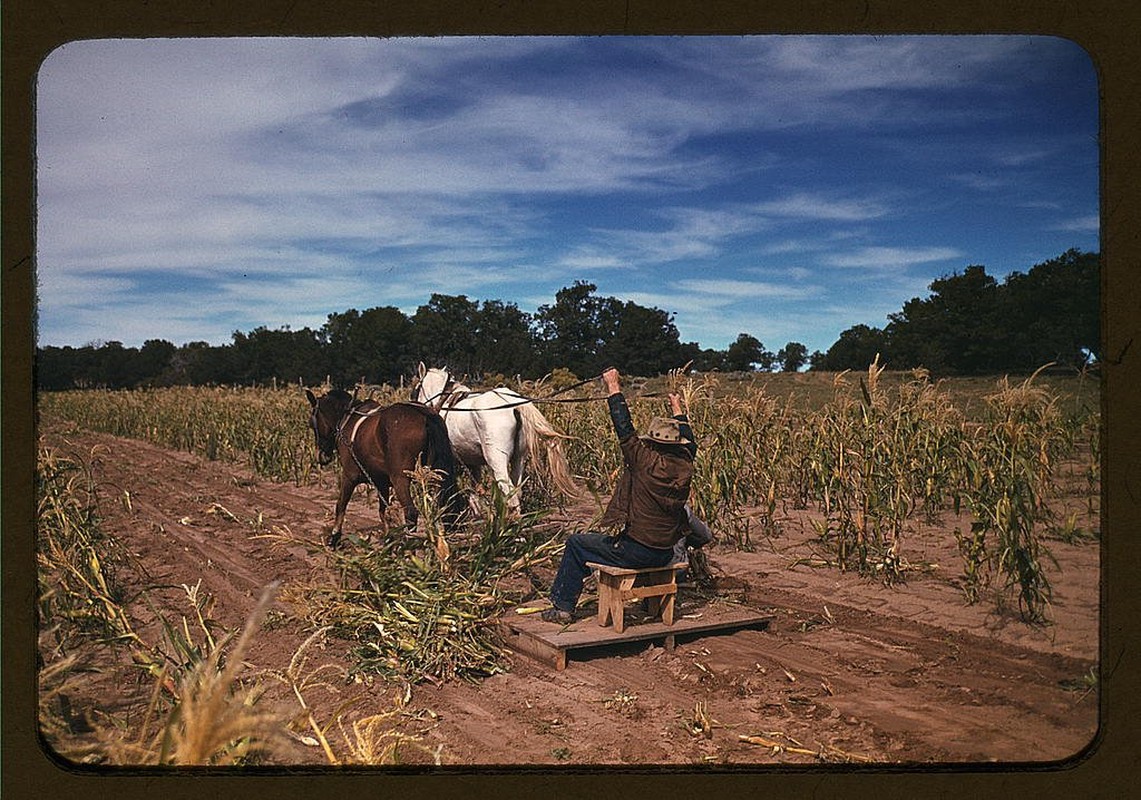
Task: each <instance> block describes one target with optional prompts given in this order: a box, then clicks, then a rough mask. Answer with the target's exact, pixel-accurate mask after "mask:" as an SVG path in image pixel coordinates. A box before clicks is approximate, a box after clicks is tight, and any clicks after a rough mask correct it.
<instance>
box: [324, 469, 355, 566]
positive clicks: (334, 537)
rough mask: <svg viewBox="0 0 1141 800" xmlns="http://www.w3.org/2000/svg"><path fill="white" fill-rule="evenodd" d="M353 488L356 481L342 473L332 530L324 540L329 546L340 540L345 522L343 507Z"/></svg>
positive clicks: (344, 507) (335, 544)
mask: <svg viewBox="0 0 1141 800" xmlns="http://www.w3.org/2000/svg"><path fill="white" fill-rule="evenodd" d="M355 488H357V481H355V480H353V479H352V478H350V477H349V476H347V475H342V477H341V495H340V497H338V498H337V508H336V513H335V515H334V518H333V530H331V531H330V532H329V538H328V539H326V540H325V544H327V545H328V546H329V547H331V548H336V546H337V545H338V544H339V543H340V541H341V529H342V528H343V527H344V524H345V509H346V508H348V507H349V498H350V497H352V496H353V489H355Z"/></svg>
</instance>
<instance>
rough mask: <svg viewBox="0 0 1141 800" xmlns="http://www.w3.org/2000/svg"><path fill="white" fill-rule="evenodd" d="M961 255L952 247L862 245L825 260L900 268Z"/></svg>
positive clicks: (835, 263)
mask: <svg viewBox="0 0 1141 800" xmlns="http://www.w3.org/2000/svg"><path fill="white" fill-rule="evenodd" d="M961 257H962V254H961V253H960V252H959V251H958V250H956V249H955V248H952V247H910V248H909V247H862V248H860V249H858V250H854V251H852V252H849V253H840V254H836V255H832V256H826V257H825V258H824V259H823V261H824V263H826V264H828V265H830V266H833V267H859V268H869V269H899V268H903V267H910V266H914V265H916V264H927V263H931V262H937V261H951V260H954V259H958V258H961Z"/></svg>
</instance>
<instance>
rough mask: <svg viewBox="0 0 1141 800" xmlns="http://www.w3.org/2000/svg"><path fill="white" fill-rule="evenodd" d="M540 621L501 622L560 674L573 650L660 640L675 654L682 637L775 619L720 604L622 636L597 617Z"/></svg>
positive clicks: (515, 641) (511, 639)
mask: <svg viewBox="0 0 1141 800" xmlns="http://www.w3.org/2000/svg"><path fill="white" fill-rule="evenodd" d="M537 617H538V615H515V614H511V613H508V615H507V616H506V617H504V618H503V619H502V620H500V625H501V627H502V629H503V631H504V635H505V638H506V640H507V645H508V646H509V647H511V648H512V649H513V650H516V651H517V652H521V653H523V654H524V655H529V656H531V657H533V658H536V659H538V660H540V661H544V662H546V663H549V664H553V665H554V667H555V669H557V670H562V669H563V668H564V667H565V666H566V657H567V653H568V652H569V651H571V650H577V649H582V648H587V647H600V646H605V645H608V644H619V643H625V642H638V641H646V640H658V639H660V640H663V642H664V645H665V647H666V649H667V650H672V649H673V647H674V644H675V642H676V639H677V637H678V636H690V635H698V634H702V633H718V632H727V631H731V630H739V629H744V628H757V627H767V626H768V623H769V622H770V621H772V619H773V617H772V615H764V614H758V613H757V612H755V611H753V610H752V609H749V608H745V607H743V606H729V605H716V604H715V605H713V606H709V607H707V608H705V609H703V610H702V612H701V616H700V617H697V618H694V616H693V615H690V616H688V617H681V618H679V619H677V620H676V621H675V622H674V624H673V625H666V624H665V623H663V622H661V621H656V620H655V621H653V622H644V623H641V624H633V625H630V626H628V627H627V628H626V629H625V630H624V631H622V632H618V631H615V630H614V628H612V627H600V626H599V625H598V624H597V618H596V617H595V615H593V614H592V615H590V616H589V617H584V618H583V619H578V620H575V621H574V622H572V623H571V624H569V625H555V624H553V623H550V622H544V621H543V620H541V619H538V618H537Z"/></svg>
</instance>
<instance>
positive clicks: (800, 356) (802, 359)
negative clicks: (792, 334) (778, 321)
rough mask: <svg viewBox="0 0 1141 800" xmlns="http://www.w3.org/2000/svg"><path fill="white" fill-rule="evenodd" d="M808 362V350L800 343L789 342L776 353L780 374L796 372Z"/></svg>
mask: <svg viewBox="0 0 1141 800" xmlns="http://www.w3.org/2000/svg"><path fill="white" fill-rule="evenodd" d="M807 362H808V348H807V347H805V346H804V345H802V344H801V343H800V342H789V343H788V344H786V345H785V346H784V347H782V348H781V349H780V350H778V351H777V363H779V364H780V368H781V371H782V372H797V371H798V370H799V369H800V368H801V367H803V366H804V365H805V364H806V363H807Z"/></svg>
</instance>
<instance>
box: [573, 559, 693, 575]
mask: <svg viewBox="0 0 1141 800" xmlns="http://www.w3.org/2000/svg"><path fill="white" fill-rule="evenodd" d="M586 565H587V566H588V567H590V568H591V569H596V570H598V571H599V572H604V573H606V574H607V575H652V574H653V573H655V572H671V571H673V572H676V571H678V570H684V569H689V562H687V561H677V562H675V563H673V564H667V565H666V566H664V567H644V568H642V569H628V568H626V567H611V566H608V565H607V564H599V563H598V562H596V561H587V562H586Z"/></svg>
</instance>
